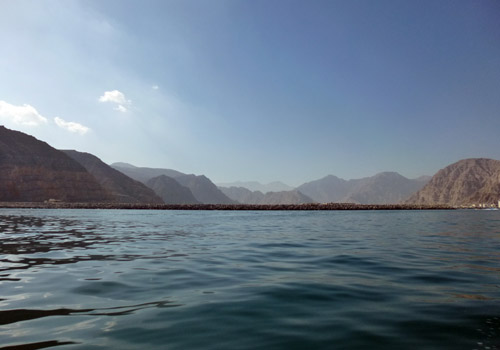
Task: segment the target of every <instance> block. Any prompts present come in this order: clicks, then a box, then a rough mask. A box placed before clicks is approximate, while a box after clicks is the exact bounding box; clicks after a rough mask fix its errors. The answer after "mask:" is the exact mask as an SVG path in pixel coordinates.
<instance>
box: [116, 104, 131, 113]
mask: <svg viewBox="0 0 500 350" xmlns="http://www.w3.org/2000/svg"><path fill="white" fill-rule="evenodd" d="M113 109H114V110H115V111H118V112H122V113H127V111H128V109H127V108H125V107H124V106H123V105H118V106H116V107H115V108H113Z"/></svg>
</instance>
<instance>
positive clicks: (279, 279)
mask: <svg viewBox="0 0 500 350" xmlns="http://www.w3.org/2000/svg"><path fill="white" fill-rule="evenodd" d="M45 348H51V349H61V350H62V349H75V350H76V349H96V350H97V349H183V350H184V349H403V350H404V349H454V350H455V349H499V348H500V211H487V210H429V211H425V210H423V211H418V210H413V211H412V210H408V211H404V210H401V211H382V210H380V211H363V210H360V211H168V210H157V211H155V210H84V209H57V210H56V209H0V349H2V350H5V349H24V350H32V349H45Z"/></svg>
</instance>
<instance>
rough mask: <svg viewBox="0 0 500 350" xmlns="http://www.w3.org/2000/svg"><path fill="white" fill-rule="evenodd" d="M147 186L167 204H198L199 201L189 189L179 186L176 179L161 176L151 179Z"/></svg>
mask: <svg viewBox="0 0 500 350" xmlns="http://www.w3.org/2000/svg"><path fill="white" fill-rule="evenodd" d="M146 185H147V186H148V187H149V188H151V189H152V190H153V191H155V193H156V194H157V195H159V196H160V197H161V199H163V201H164V202H165V203H166V204H198V203H200V202H199V201H197V200H196V198H195V197H194V196H193V194H192V193H191V190H190V189H189V188H187V187H184V186H182V185H181V184H179V183H178V182H177V181H176V180H175V179H173V178H171V177H168V176H166V175H160V176H157V177H154V178H152V179H149V180H148V182H147V183H146Z"/></svg>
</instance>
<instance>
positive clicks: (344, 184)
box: [297, 172, 427, 204]
mask: <svg viewBox="0 0 500 350" xmlns="http://www.w3.org/2000/svg"><path fill="white" fill-rule="evenodd" d="M426 180H427V178H426V177H421V178H418V179H408V178H406V177H404V176H402V175H400V174H398V173H395V172H383V173H379V174H377V175H374V176H371V177H366V178H362V179H352V180H344V179H341V178H338V177H336V176H333V175H328V176H326V177H324V178H322V179H319V180H316V181H311V182H308V183H305V184H303V185H301V186H299V187H297V190H299V191H300V192H302V193H304V194H305V195H307V196H309V197H311V198H312V199H314V200H316V201H318V202H321V203H328V202H346V203H359V204H391V203H400V202H401V201H403V200H405V199H406V198H408V197H409V196H410V195H411V194H412V193H414V192H416V191H418V190H419V189H421V188H422V187H423V186H424V185H425V183H426Z"/></svg>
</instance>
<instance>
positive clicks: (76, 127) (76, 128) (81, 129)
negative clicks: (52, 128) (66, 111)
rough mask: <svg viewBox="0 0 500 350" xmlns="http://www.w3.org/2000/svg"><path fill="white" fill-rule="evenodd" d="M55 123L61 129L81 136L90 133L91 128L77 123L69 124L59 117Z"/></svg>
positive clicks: (55, 119)
mask: <svg viewBox="0 0 500 350" xmlns="http://www.w3.org/2000/svg"><path fill="white" fill-rule="evenodd" d="M54 122H55V123H56V125H57V126H58V127H60V128H63V129H66V130H68V131H70V132H74V133H78V134H80V135H85V134H86V133H87V132H89V130H90V128H88V127H86V126H84V125H82V124H79V123H75V122H67V121H65V120H64V119H61V118H59V117H55V118H54Z"/></svg>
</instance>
